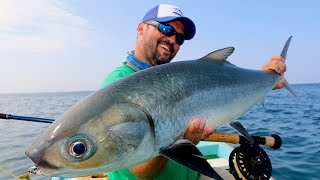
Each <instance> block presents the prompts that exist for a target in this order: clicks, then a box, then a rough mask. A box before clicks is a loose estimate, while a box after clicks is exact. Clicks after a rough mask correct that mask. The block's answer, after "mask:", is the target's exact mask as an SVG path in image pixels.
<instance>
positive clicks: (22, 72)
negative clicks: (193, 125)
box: [0, 0, 320, 93]
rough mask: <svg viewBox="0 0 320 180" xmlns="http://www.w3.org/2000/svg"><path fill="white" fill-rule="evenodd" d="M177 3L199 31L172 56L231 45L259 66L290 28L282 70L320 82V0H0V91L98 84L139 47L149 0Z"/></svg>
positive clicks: (240, 60) (292, 77) (291, 77)
mask: <svg viewBox="0 0 320 180" xmlns="http://www.w3.org/2000/svg"><path fill="white" fill-rule="evenodd" d="M160 3H168V4H173V5H176V6H179V7H180V8H181V10H182V12H183V13H184V15H185V16H187V17H189V18H190V19H192V20H193V21H194V23H195V24H196V35H195V37H194V38H193V39H192V40H190V41H185V43H184V44H183V45H182V46H181V47H180V51H179V53H178V55H177V56H176V57H175V59H174V60H173V61H180V60H192V59H198V58H201V57H203V56H204V55H206V54H208V53H210V52H212V51H214V50H216V49H220V48H224V47H229V46H233V47H235V52H234V53H233V55H231V56H230V57H229V58H228V60H229V61H230V62H231V63H233V64H235V65H237V66H239V67H244V68H249V69H261V67H262V66H263V65H264V64H265V63H266V62H267V61H268V60H269V58H270V57H271V56H272V55H278V54H280V52H281V49H282V47H283V45H284V43H285V41H286V40H287V38H288V37H289V36H291V35H292V36H293V39H292V41H291V45H290V47H289V51H288V55H287V61H286V63H287V73H286V75H285V77H286V78H287V80H288V81H289V83H291V84H297V83H299V84H300V83H320V73H319V70H318V68H320V54H319V53H320V34H319V33H320V21H319V19H320V11H319V9H320V1H318V0H309V1H304V2H302V1H299V0H283V1H278V0H269V1H253V0H247V1H236V0H233V1H232V0H224V1H217V0H202V1H183V0H175V1H173V0H172V1H146V0H145V1H142V0H136V1H124V0H117V1H112V2H111V1H107V0H105V1H98V0H91V1H86V0H28V1H20V0H0V93H33V92H61V91H62V92H64V91H95V90H97V89H99V88H100V85H101V83H102V80H103V79H104V77H105V76H106V75H107V74H108V73H110V72H111V71H112V70H114V69H115V68H116V67H118V66H120V65H121V63H122V62H123V61H125V58H126V56H127V52H128V51H131V50H133V49H134V47H135V42H136V37H137V34H136V33H137V31H136V27H137V25H138V23H139V22H141V20H142V17H143V16H144V14H145V13H146V12H147V11H148V10H149V9H151V8H152V7H154V6H156V5H158V4H160Z"/></svg>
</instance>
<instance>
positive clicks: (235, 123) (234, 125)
mask: <svg viewBox="0 0 320 180" xmlns="http://www.w3.org/2000/svg"><path fill="white" fill-rule="evenodd" d="M229 125H230V126H231V127H232V128H233V129H235V130H237V131H238V132H239V133H240V134H242V135H243V136H244V137H245V138H246V139H247V140H248V141H249V142H251V143H252V144H254V140H253V138H252V136H251V135H250V134H249V133H248V131H247V130H246V129H245V128H244V127H243V126H242V124H241V123H240V121H231V122H230V123H229Z"/></svg>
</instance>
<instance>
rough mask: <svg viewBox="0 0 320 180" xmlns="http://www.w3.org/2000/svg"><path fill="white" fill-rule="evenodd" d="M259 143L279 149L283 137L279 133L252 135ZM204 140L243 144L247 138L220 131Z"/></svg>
mask: <svg viewBox="0 0 320 180" xmlns="http://www.w3.org/2000/svg"><path fill="white" fill-rule="evenodd" d="M252 137H253V139H254V140H255V142H256V143H257V144H263V145H266V146H269V147H271V148H273V149H279V148H280V147H281V145H282V140H281V137H280V136H278V135H272V136H261V137H260V136H252ZM203 141H212V142H226V143H232V144H239V143H240V144H242V143H245V142H246V141H247V140H246V139H245V137H243V136H240V135H238V134H235V133H220V132H212V134H210V136H208V137H206V138H204V139H203Z"/></svg>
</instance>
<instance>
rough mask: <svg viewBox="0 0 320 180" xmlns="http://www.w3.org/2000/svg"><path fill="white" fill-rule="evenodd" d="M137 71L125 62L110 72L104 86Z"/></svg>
mask: <svg viewBox="0 0 320 180" xmlns="http://www.w3.org/2000/svg"><path fill="white" fill-rule="evenodd" d="M135 72H136V71H135V70H134V69H132V68H131V67H130V66H128V65H127V64H126V62H124V63H123V64H122V66H119V67H118V68H116V69H115V70H113V71H112V72H110V73H109V74H108V75H107V76H106V77H105V78H104V80H103V83H102V87H105V86H107V85H109V84H111V83H113V82H115V81H117V80H119V79H121V78H123V77H125V76H128V75H130V74H133V73H135Z"/></svg>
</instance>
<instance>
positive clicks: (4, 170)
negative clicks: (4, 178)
mask: <svg viewBox="0 0 320 180" xmlns="http://www.w3.org/2000/svg"><path fill="white" fill-rule="evenodd" d="M0 171H2V172H4V173H5V174H7V175H9V176H11V177H14V178H15V179H19V180H20V178H19V177H18V176H16V175H14V174H13V173H12V172H10V171H8V170H6V169H4V168H1V167H0Z"/></svg>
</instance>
